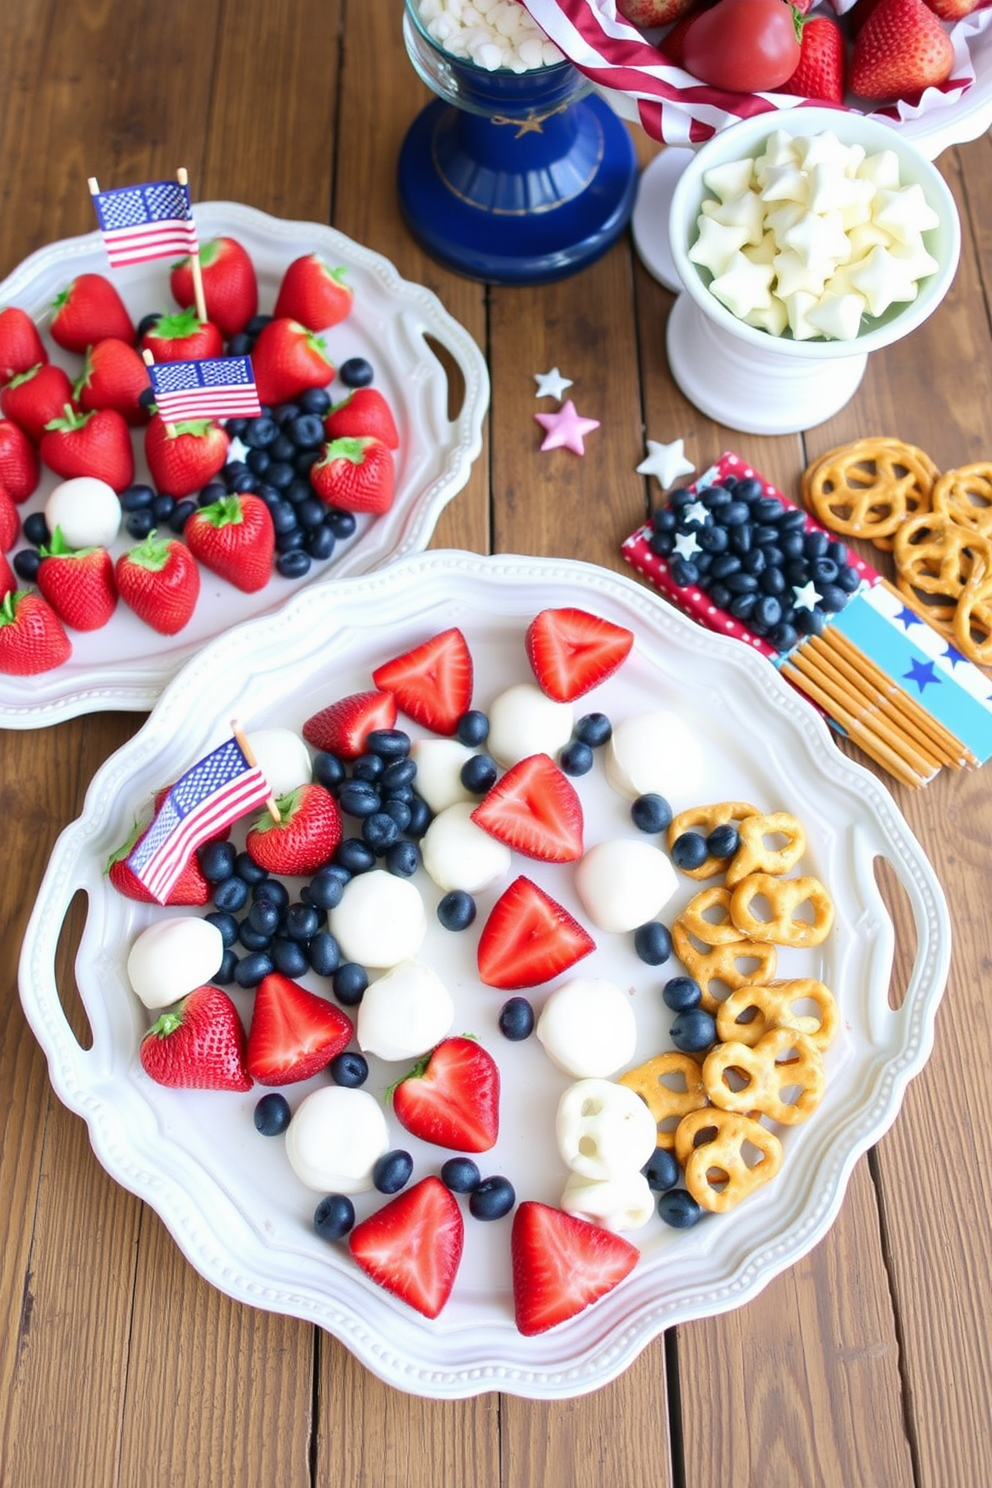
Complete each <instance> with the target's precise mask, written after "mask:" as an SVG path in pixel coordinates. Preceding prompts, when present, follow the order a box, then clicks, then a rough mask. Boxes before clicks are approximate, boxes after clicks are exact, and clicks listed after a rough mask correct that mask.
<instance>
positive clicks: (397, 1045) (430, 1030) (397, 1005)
mask: <svg viewBox="0 0 992 1488" xmlns="http://www.w3.org/2000/svg"><path fill="white" fill-rule="evenodd" d="M454 1018H455V1005H454V1003H453V1002H452V1000H451V994H450V992H449V991H448V989H447V987H446V986H445V985H444V983H443V982H442V980H441V978H440V977H439V976H438V975H437V973H436V972H435V971H434V970H433V969H432V968H431V967H430V966H425V965H424V964H423V963H422V962H420V961H403V962H401V963H400V964H399V966H394V967H393V969H392V971H387V972H386V974H385V976H381V977H379V978H378V980H377V981H374V982H373V983H372V984H371V986H370V987H369V988H368V990H367V991H366V993H365V996H364V997H363V998H362V1001H361V1003H360V1005H359V1008H358V1026H357V1029H356V1033H357V1036H358V1042H359V1045H360V1047H361V1048H362V1049H363V1050H364V1051H365V1053H366V1054H376V1055H378V1057H379V1058H380V1059H418V1058H419V1057H420V1055H421V1054H426V1053H427V1051H428V1049H433V1048H434V1045H435V1044H439V1043H440V1042H441V1040H442V1039H443V1038H444V1037H445V1035H446V1034H448V1033H450V1031H451V1025H452V1023H453V1022H454Z"/></svg>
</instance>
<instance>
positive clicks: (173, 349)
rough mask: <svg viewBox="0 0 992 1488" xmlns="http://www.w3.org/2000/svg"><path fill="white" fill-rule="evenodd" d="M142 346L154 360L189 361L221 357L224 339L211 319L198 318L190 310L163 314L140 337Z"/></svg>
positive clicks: (194, 312)
mask: <svg viewBox="0 0 992 1488" xmlns="http://www.w3.org/2000/svg"><path fill="white" fill-rule="evenodd" d="M141 346H142V350H144V351H150V352H151V354H152V356H153V357H154V358H155V360H156V362H191V361H196V360H198V359H199V358H201V357H218V356H221V355H222V353H223V351H224V338H223V336H222V335H221V333H220V331H219V330H218V328H217V326H215V325H214V323H213V321H212V320H201V319H200V317H199V316H198V315H197V313H196V311H195V310H193V309H190V310H180V311H179V313H178V314H177V315H163V316H162V317H161V318H160V319H159V320H157V321H156V322H155V324H154V325H153V326H152V328H151V330H149V331H146V332H145V334H144V335H143V336H142V338H141Z"/></svg>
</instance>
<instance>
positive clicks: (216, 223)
mask: <svg viewBox="0 0 992 1488" xmlns="http://www.w3.org/2000/svg"><path fill="white" fill-rule="evenodd" d="M193 211H194V216H195V218H196V222H197V228H198V232H199V237H200V241H201V242H205V241H206V240H207V239H208V238H210V237H214V236H218V235H221V234H228V235H230V236H233V237H237V238H239V240H240V241H241V242H242V243H243V244H244V246H245V247H246V248H247V249H248V251H249V252H250V253H251V255H252V257H253V259H254V260H255V262H256V267H257V269H258V271H259V282H260V288H261V289H262V291H263V293H262V296H261V303H260V309H265V310H271V308H272V305H271V302H268V303H267V302H266V299H265V289H266V287H268V289H269V290H270V292H271V293H270V301H271V294H274V290H275V288H276V287H277V278H278V272H279V271H280V270H281V268H284V267H285V265H286V264H288V263H289V262H290V261H291V260H292V259H293V258H295V257H296V256H297V255H298V254H301V253H306V252H316V253H320V254H321V255H322V256H324V257H325V258H326V259H327V260H328V261H330V262H333V263H335V264H338V263H340V264H344V265H345V266H346V267H347V268H348V269H349V270H350V271H351V277H350V281H349V282H351V283H352V285H353V287H355V288H356V289H357V290H358V293H357V294H356V302H355V307H354V309H353V311H352V314H351V316H350V317H349V319H348V321H346V322H343V323H342V325H341V326H340V327H334V328H332V329H331V331H329V332H327V333H326V334H327V336H328V338H329V340H330V344H331V347H332V350H333V349H334V347H335V346H336V345H347V346H348V347H349V349H348V351H347V352H346V353H345V355H355V354H364V355H366V356H368V357H369V359H370V360H371V361H373V364H374V365H375V367H376V372H377V378H376V385H377V386H379V387H380V388H382V389H383V391H385V392H386V394H387V397H389V399H390V402H391V403H392V405H393V408H394V411H395V413H396V415H397V421H398V423H399V425H400V429H401V434H402V435H403V439H404V441H405V442H406V448H405V449H404V447H403V446H401V451H400V456H399V459H400V462H401V463H400V465H399V467H398V485H397V494H396V498H395V500H394V503H393V507H392V509H391V511H390V512H389V513H388V514H387V515H386V516H384V517H380V518H378V519H377V520H376V521H375V522H372V521H370V520H369V519H368V518H359V531H358V534H357V536H356V537H355V538H353V539H352V540H351V541H350V542H349V543H348V544H347V545H341V546H340V547H339V549H338V551H337V552H336V553H335V554H334V556H333V557H332V558H331V559H330V560H329V561H328V562H326V563H319V564H315V565H314V566H313V567H312V568H311V570H310V572H309V574H307V575H306V576H305V577H304V578H303V579H299V580H285V579H282V578H280V577H279V576H278V575H274V577H273V579H272V580H271V581H270V583H269V585H268V586H267V587H266V588H265V589H264V590H262V591H261V592H260V593H259V594H256V595H252V596H247V595H242V594H239V593H238V591H236V590H235V589H234V588H232V587H231V586H230V585H227V584H225V583H223V581H213V580H211V578H210V576H209V575H206V574H204V591H203V594H201V600H200V605H201V606H207V605H209V607H210V613H209V615H206V613H205V612H204V613H203V614H202V615H201V610H200V608H199V607H198V611H197V614H196V615H195V616H194V620H193V622H192V624H191V626H190V627H187V629H186V631H185V632H184V633H183V634H182V635H180V636H177V637H166V636H158V635H156V633H155V632H154V631H152V630H151V629H150V628H148V627H146V626H142V625H141V623H140V622H139V621H137V620H136V619H135V618H134V617H133V616H130V615H127V614H125V613H124V611H123V607H121V606H119V607H118V612H117V613H116V614H115V615H114V617H113V618H112V619H111V621H110V622H109V625H108V626H107V627H105V628H104V629H103V630H102V631H99V632H94V633H92V634H91V635H81V634H80V633H79V632H73V633H72V639H73V644H74V648H75V653H76V655H77V656H78V655H79V654H80V653H81V652H85V653H86V659H85V660H83V661H82V662H79V663H77V661H76V660H70V662H69V663H67V664H66V665H65V666H63V667H59V668H57V669H55V670H54V671H51V672H45V673H42V674H40V675H39V676H36V677H11V676H3V675H0V727H5V728H38V727H44V726H47V725H49V724H53V723H57V722H60V721H61V720H63V719H66V718H72V717H75V716H77V715H78V714H81V713H89V712H95V711H101V710H104V709H114V710H122V709H123V710H128V711H130V710H135V711H147V710H148V709H149V708H151V706H152V705H153V703H154V702H155V700H156V698H157V697H158V695H159V693H160V692H161V690H162V687H163V686H164V685H165V683H166V682H167V681H168V680H169V679H170V678H171V677H173V676H175V674H176V672H178V670H179V669H180V667H181V666H183V665H184V663H185V662H186V661H187V660H188V659H189V658H190V656H192V655H193V654H195V652H196V651H197V650H198V649H199V648H200V646H202V645H203V644H205V643H206V642H207V641H209V640H210V639H212V638H213V636H214V635H216V634H219V633H220V632H221V631H222V630H224V629H226V628H227V627H228V625H229V624H237V623H240V622H241V621H243V620H245V619H249V618H253V617H254V616H256V615H260V614H265V613H268V612H269V611H271V610H274V609H276V608H278V606H280V605H281V604H283V603H285V601H286V600H287V598H288V597H290V596H292V595H293V594H294V593H297V592H299V591H300V590H301V589H302V588H307V587H312V586H313V585H315V584H324V583H335V582H337V581H339V580H341V579H343V578H349V577H352V576H355V575H360V574H364V573H368V572H373V571H375V570H376V569H378V568H380V567H383V566H384V565H385V564H388V563H391V562H393V561H394V560H395V559H397V558H402V557H406V556H409V555H411V554H413V553H418V552H422V551H423V550H424V549H425V548H426V547H427V544H428V543H429V542H430V539H431V537H432V535H433V532H434V529H435V527H436V525H437V522H438V518H439V517H440V515H441V512H442V511H443V510H444V508H445V506H447V504H448V503H449V502H450V501H451V500H452V499H453V498H454V497H455V496H456V495H457V494H458V492H459V491H460V490H461V489H462V488H463V487H464V485H465V484H466V482H467V480H468V478H469V475H470V472H471V468H472V464H473V462H474V461H475V459H476V458H477V456H478V454H479V452H480V451H481V449H482V428H483V421H484V418H485V415H486V411H487V409H488V404H489V375H488V369H487V367H486V363H485V359H484V357H483V355H482V353H481V351H480V350H479V348H478V346H477V345H476V343H475V341H474V340H473V339H472V337H471V336H470V335H469V333H468V331H466V330H465V329H464V327H462V326H461V325H460V324H459V323H458V322H457V321H456V320H455V319H454V318H453V317H452V316H451V315H450V314H449V313H448V311H447V310H446V309H445V308H444V306H443V305H442V304H441V301H440V300H439V299H438V297H437V296H436V295H435V294H434V293H433V291H432V290H429V289H427V288H426V287H425V286H423V285H419V284H415V283H413V282H411V281H409V280H406V279H403V278H402V277H401V276H400V274H399V273H398V271H397V269H396V268H395V267H394V265H393V264H392V263H391V262H390V261H389V260H388V259H387V258H385V257H383V255H382V254H380V253H377V252H375V251H374V250H373V249H371V248H366V247H364V246H363V245H361V244H359V243H356V242H355V241H354V240H353V239H351V238H348V237H346V236H345V234H343V233H341V232H339V231H338V230H337V229H336V228H332V227H329V226H327V225H326V224H322V223H311V222H299V221H293V220H290V219H287V218H278V217H272V216H270V215H269V214H268V213H265V212H262V211H260V210H258V209H257V208H255V207H250V206H246V205H244V204H242V203H239V202H197V203H194V207H193ZM169 263H170V261H169V260H167V259H161V260H158V261H156V262H155V263H152V264H143V265H135V266H133V267H132V268H130V269H121V270H116V271H111V270H109V268H108V266H107V261H106V254H105V252H104V249H103V243H102V239H101V237H100V234H99V232H92V233H86V234H83V235H81V236H79V237H75V238H66V239H63V240H61V241H59V242H56V243H50V244H48V245H46V246H45V247H43V248H39V249H37V250H36V251H35V252H34V253H32V254H30V255H29V257H27V258H26V259H24V260H23V262H22V263H21V264H20V265H18V267H17V268H16V269H14V270H13V272H12V273H11V274H10V275H9V276H8V277H7V278H6V279H5V280H4V281H3V283H2V284H0V304H17V305H19V306H21V307H22V308H24V309H26V310H27V311H28V312H29V313H30V314H32V315H33V316H34V317H35V318H36V320H37V321H38V322H39V324H41V325H42V328H43V330H44V329H45V326H46V323H47V318H48V315H49V310H50V304H51V301H52V299H53V298H54V295H55V294H56V292H57V291H58V290H59V289H61V288H62V287H64V286H65V284H67V283H68V282H69V280H70V279H71V278H73V277H74V276H75V275H76V274H78V273H82V272H93V273H100V274H104V275H105V276H107V277H110V278H111V279H112V282H113V283H114V284H115V285H116V286H117V288H118V289H120V291H121V293H122V295H123V296H124V298H125V301H126V302H127V303H128V308H129V309H131V310H132V313H133V314H135V316H136V317H137V316H138V315H140V314H142V313H144V312H145V311H147V310H148V309H150V308H153V309H154V308H167V305H168V300H167V298H166V296H167V280H168V270H169ZM150 281H151V282H152V283H154V285H155V288H154V290H152V291H151V292H150V293H151V294H155V295H157V296H158V299H157V303H154V304H150V303H149V298H148V297H147V296H148V295H149V290H148V288H147V286H148V284H149V282H150ZM266 281H268V283H267V284H266ZM363 291H364V295H363ZM377 328H385V330H386V334H387V336H388V342H389V346H388V353H387V352H383V351H381V349H380V343H379V342H378V341H376V344H375V345H374V346H373V345H372V344H371V343H372V342H373V340H374V339H375V338H374V337H373V336H372V334H371V332H372V331H373V329H377ZM425 336H430V337H432V338H434V339H435V340H436V341H437V342H439V343H440V345H441V346H443V347H445V348H446V350H447V351H448V352H449V353H450V355H451V356H452V358H453V359H454V361H455V363H456V364H457V367H458V369H459V371H460V373H461V375H462V377H463V378H464V382H465V390H464V396H463V399H462V404H461V408H460V410H459V412H458V413H457V415H456V416H455V418H454V419H453V420H449V418H448V415H447V400H448V379H447V376H446V373H445V371H444V368H443V367H442V365H441V363H440V362H439V361H438V360H437V358H436V357H435V356H434V355H433V354H432V353H431V352H430V351H429V350H428V349H427V347H426V345H425V342H424V337H425ZM47 344H48V347H49V351H50V354H51V355H52V359H53V360H59V361H62V362H64V363H65V364H66V365H73V366H75V365H78V362H79V359H78V358H71V357H67V356H66V355H65V354H64V353H61V352H60V351H59V349H58V348H57V347H55V346H54V343H52V342H51V341H50V338H49V339H48V342H47ZM377 353H378V354H377ZM387 354H388V355H389V356H390V357H393V356H395V357H396V358H397V359H398V362H397V365H395V366H393V365H392V364H391V363H390V362H387V364H386V365H385V366H384V365H383V363H384V361H385V360H386V357H387ZM335 359H336V360H337V361H338V362H340V361H342V360H344V356H336V357H335ZM400 362H401V363H402V365H400V364H399V363H400ZM401 374H402V375H401ZM338 386H339V385H338V384H334V387H335V388H337V387H338ZM341 391H343V387H342V388H341ZM139 450H140V436H139ZM138 466H139V471H138V474H137V476H136V478H139V479H140V478H141V470H142V457H141V456H140V453H139V457H138ZM407 472H409V473H407ZM55 481H56V477H55V476H53V475H52V474H51V473H50V472H47V471H43V477H42V484H41V487H40V488H39V491H38V492H36V493H35V495H34V496H32V497H31V498H30V500H29V501H28V502H26V503H25V504H24V506H23V508H21V514H22V515H24V514H25V513H27V512H29V511H32V510H35V509H36V508H37V507H39V506H41V505H43V497H44V495H45V494H47V490H48V489H50V488H51V486H52V485H54V484H55ZM132 541H133V539H129V538H127V537H126V534H125V535H123V536H122V537H121V538H119V539H118V541H117V543H116V544H115V547H114V552H115V553H116V552H117V551H119V550H123V548H124V547H126V546H127V545H128V544H129V543H130V542H132ZM211 585H213V590H214V592H213V597H212V598H211V599H210V600H209V601H208V600H207V599H206V598H205V596H206V591H207V589H208V587H210V586H211ZM227 615H229V616H230V618H229V619H228V618H226V617H227ZM122 627H127V629H126V630H124V629H123V628H122ZM194 630H196V631H198V632H199V633H198V634H195V635H193V634H192V632H193V631H194ZM115 634H116V635H118V636H125V637H126V639H127V646H128V651H129V654H128V655H127V656H122V655H115V654H114V646H113V638H114V636H115ZM135 636H136V637H137V638H138V639H137V640H135V639H134V637H135Z"/></svg>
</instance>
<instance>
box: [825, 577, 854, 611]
mask: <svg viewBox="0 0 992 1488" xmlns="http://www.w3.org/2000/svg"><path fill="white" fill-rule="evenodd" d="M819 595H820V608H821V609H823V610H826V612H827V614H828V615H834V614H836V613H837V611H838V610H842V609H843V608H844V606H845V605H846V604H847V601H848V599H849V598H850V596H849V595H848V594H847V593H846V591H845V590H844V589H842V588H841V586H840V585H839V584H821V585H820V586H819Z"/></svg>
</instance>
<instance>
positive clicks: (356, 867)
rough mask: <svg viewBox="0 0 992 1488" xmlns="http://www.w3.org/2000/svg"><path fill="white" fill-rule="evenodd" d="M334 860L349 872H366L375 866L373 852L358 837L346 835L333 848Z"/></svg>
mask: <svg viewBox="0 0 992 1488" xmlns="http://www.w3.org/2000/svg"><path fill="white" fill-rule="evenodd" d="M334 862H335V863H337V864H339V865H340V867H342V868H347V870H348V872H349V873H368V871H369V869H370V868H374V867H375V853H374V852H373V851H372V849H371V848H370V847H369V845H368V843H367V842H363V841H362V839H361V838H360V837H346V838H345V839H344V841H343V842H339V843H338V845H337V847H336V848H335V849H334Z"/></svg>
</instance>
